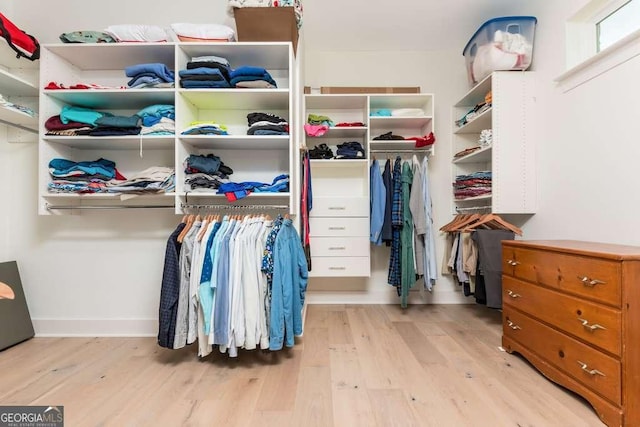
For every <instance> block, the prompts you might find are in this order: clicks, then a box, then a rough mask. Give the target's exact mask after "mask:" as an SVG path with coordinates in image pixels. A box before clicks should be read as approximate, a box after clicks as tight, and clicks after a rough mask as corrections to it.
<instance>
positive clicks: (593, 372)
mask: <svg viewBox="0 0 640 427" xmlns="http://www.w3.org/2000/svg"><path fill="white" fill-rule="evenodd" d="M577 362H578V365H580V369H582V370H583V371H585V372H586V373H587V374H589V375H601V376H603V377H606V375H605V374H603V373H602V372H600V371H598V370H597V369H589V366H587V364H586V363H584V362H581V361H579V360H578V361H577Z"/></svg>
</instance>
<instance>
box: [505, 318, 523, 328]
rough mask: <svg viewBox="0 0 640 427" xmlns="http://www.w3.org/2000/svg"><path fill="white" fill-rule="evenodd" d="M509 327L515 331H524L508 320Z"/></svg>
mask: <svg viewBox="0 0 640 427" xmlns="http://www.w3.org/2000/svg"><path fill="white" fill-rule="evenodd" d="M507 326H508V327H510V328H511V329H513V330H517V329H522V328H521V327H520V326H518V325H516V324H515V323H513V322H512V321H511V320H507Z"/></svg>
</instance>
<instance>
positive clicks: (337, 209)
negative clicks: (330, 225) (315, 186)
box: [329, 206, 347, 211]
mask: <svg viewBox="0 0 640 427" xmlns="http://www.w3.org/2000/svg"><path fill="white" fill-rule="evenodd" d="M345 209H347V208H346V207H345V206H329V210H330V211H343V210H345Z"/></svg>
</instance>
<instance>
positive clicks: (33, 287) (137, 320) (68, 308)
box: [0, 0, 640, 334]
mask: <svg viewBox="0 0 640 427" xmlns="http://www.w3.org/2000/svg"><path fill="white" fill-rule="evenodd" d="M312 1H313V0H312ZM415 1H416V2H418V0H415ZM583 2H584V1H583V0H573V1H571V2H534V1H529V2H527V1H519V2H511V1H508V2H507V1H505V2H501V3H500V6H501V8H500V9H496V6H495V4H496V3H495V2H492V1H489V0H487V1H486V2H485V3H484V6H485V7H483V3H482V2H478V1H469V2H468V5H469V6H470V8H469V11H470V12H469V13H472V14H473V16H477V18H475V19H459V18H458V17H444V16H442V17H441V16H437V17H435V19H436V20H438V21H447V22H454V21H455V22H456V23H457V24H458V25H456V26H455V28H456V29H458V28H460V29H459V30H458V31H460V32H461V34H464V36H463V35H461V34H458V33H455V34H452V36H451V37H444V38H442V32H438V34H436V35H432V37H435V38H439V40H442V41H441V43H440V44H441V45H442V49H438V50H433V47H432V46H431V50H421V49H419V48H412V50H404V49H406V46H405V45H399V46H398V49H386V50H383V51H380V50H378V48H377V46H378V44H376V42H375V41H374V40H369V39H368V40H366V41H365V40H362V39H358V40H360V43H361V44H362V46H363V47H362V49H357V48H355V47H354V46H353V44H351V46H349V47H348V49H344V48H342V47H341V46H339V45H338V44H337V42H336V41H335V40H332V39H328V43H326V44H324V45H323V44H322V43H321V41H322V35H318V34H309V33H308V32H307V35H306V36H307V39H308V40H311V41H312V43H307V46H306V47H307V48H306V63H305V69H306V75H307V82H306V83H307V84H308V85H312V86H320V85H359V86H362V85H375V86H380V85H394V86H416V85H417V86H421V87H422V89H423V90H424V91H426V92H433V93H435V95H436V135H437V138H438V141H437V143H436V156H435V157H434V158H433V159H432V162H431V165H432V183H433V184H432V190H433V192H434V200H433V201H434V206H435V212H434V214H435V221H436V224H435V225H436V227H440V226H441V225H442V224H444V223H446V222H448V221H449V220H450V218H451V214H450V179H451V172H450V160H449V156H450V153H451V148H450V144H451V138H450V135H449V133H450V130H451V110H450V106H451V104H452V103H453V102H454V101H455V99H457V98H458V97H459V96H460V95H462V94H463V93H464V92H466V90H467V89H468V87H467V83H466V77H465V72H464V63H463V58H462V56H461V55H460V52H461V51H462V47H463V46H460V45H459V44H460V43H459V40H461V39H462V40H464V38H465V37H469V36H470V34H471V33H472V32H473V31H474V30H475V29H476V27H477V26H478V25H479V24H480V23H482V22H483V21H484V20H486V19H487V18H489V17H491V16H496V15H507V14H531V15H536V16H538V18H539V24H538V30H537V35H536V39H537V40H536V51H535V54H534V67H535V69H536V70H537V71H538V73H539V75H540V76H541V84H540V93H539V97H538V102H539V104H540V105H542V106H544V107H545V109H544V112H543V116H542V125H541V126H542V129H543V131H544V132H543V135H544V137H542V138H541V140H540V141H539V147H538V160H539V161H538V164H539V179H540V183H539V192H540V194H539V195H540V197H539V201H540V203H539V205H540V208H539V213H538V214H537V215H535V216H533V218H532V219H531V220H529V221H528V222H527V223H526V224H524V226H523V229H524V231H525V238H577V239H592V240H602V241H608V242H623V243H637V238H636V237H635V233H633V232H631V230H633V226H634V221H633V220H634V213H633V212H634V211H635V210H637V209H638V207H639V206H638V205H639V204H640V202H639V201H638V197H637V196H635V194H634V191H633V187H629V188H630V190H629V191H625V190H624V189H622V188H623V187H622V185H625V184H627V185H629V184H631V183H633V178H634V171H635V168H636V163H637V161H636V160H635V159H637V158H638V156H637V155H638V154H639V152H638V150H639V148H638V144H637V142H635V143H634V140H633V137H636V136H637V135H638V120H634V118H633V112H635V111H637V105H636V104H635V103H634V100H633V99H632V94H634V93H635V94H637V93H639V91H638V89H639V88H638V85H639V83H638V80H637V75H633V70H634V69H638V65H639V64H638V60H634V62H631V63H628V64H625V65H623V66H621V67H619V68H618V69H616V70H614V71H613V72H611V73H609V74H607V75H604V76H601V77H599V78H598V79H596V80H594V81H592V82H590V83H588V84H586V85H583V86H581V87H579V88H577V89H575V90H574V91H572V92H569V93H567V94H563V93H561V92H560V91H559V90H558V89H556V87H555V84H554V83H553V82H552V79H553V78H554V77H555V76H557V75H558V74H560V73H561V72H562V71H563V64H564V44H563V40H564V24H563V22H564V19H565V17H567V16H569V15H571V14H572V13H573V11H574V10H575V9H576V8H577V7H578V6H580V5H581V4H582V3H583ZM10 3H11V4H10V5H9V6H8V7H9V9H7V8H5V10H8V11H11V17H12V19H13V20H14V22H16V23H17V24H18V25H20V26H22V27H23V28H24V29H25V30H26V31H28V32H29V31H31V32H32V33H33V34H35V35H37V36H38V38H39V39H40V41H41V42H57V37H58V35H59V34H60V33H61V32H64V31H70V30H74V29H100V28H103V27H105V26H107V25H109V24H114V23H123V22H130V23H149V24H158V25H161V26H165V27H166V26H167V25H168V24H169V23H171V22H177V21H190V22H216V21H217V22H219V21H221V20H225V19H226V17H225V15H224V2H213V3H214V4H213V5H212V2H204V1H197V2H192V4H190V5H189V6H190V9H187V8H185V7H184V5H183V4H178V3H175V2H173V3H168V4H165V5H163V7H162V8H147V7H146V6H147V5H149V4H151V3H150V2H125V1H122V0H117V1H113V2H110V3H109V7H105V8H103V9H99V10H97V9H96V8H97V6H98V5H97V3H91V8H92V9H91V10H87V9H88V8H89V6H87V2H84V1H79V0H67V1H64V2H42V1H36V0H22V1H19V2H18V1H15V2H10ZM307 3H309V5H307V8H306V11H307V15H306V16H305V20H306V22H307V24H308V26H307V29H313V28H316V29H320V30H322V31H325V32H326V31H327V30H326V28H327V26H329V27H330V26H331V23H330V22H329V23H327V25H322V23H319V22H314V18H313V15H312V14H311V12H312V11H313V7H314V5H315V3H311V1H309V2H307ZM342 3H344V2H341V4H340V5H339V6H338V5H336V6H335V7H336V8H337V7H346V6H344V5H343V4H342ZM420 3H421V4H422V2H420ZM556 3H559V4H556ZM527 4H529V6H530V7H527ZM322 5H323V7H325V6H326V7H330V5H325V3H322ZM316 6H317V5H316ZM406 7H407V10H411V7H410V5H407V6H406ZM35 8H37V9H38V10H39V13H37V14H34V13H32V11H33V10H34V9H35ZM94 9H95V10H94ZM85 10H87V11H86V13H85V14H84V15H83V17H82V19H81V20H79V19H78V18H77V16H78V13H79V12H80V11H85ZM123 10H127V13H126V15H123V13H122V11H123ZM193 10H198V13H193V12H192V11H193ZM203 10H204V11H205V13H202V12H201V11H203ZM367 13H368V15H369V16H370V17H371V14H377V15H376V19H377V20H379V21H384V19H385V9H384V7H380V8H379V9H374V8H371V9H368V10H367ZM489 13H490V15H487V14H489ZM51 16H55V17H56V19H51ZM123 16H126V21H124V20H123ZM423 18H425V19H426V18H427V17H423ZM429 18H430V19H434V17H433V16H431V17H429ZM413 19H418V18H413ZM323 22H324V21H323ZM357 25H360V23H359V22H357V21H356V22H355V23H354V29H353V34H352V37H356V38H357V37H358V32H357ZM393 28H396V27H393ZM393 28H391V29H392V30H393ZM424 28H425V29H424V31H425V32H428V31H429V26H428V25H424ZM438 28H439V27H438ZM320 30H316V31H320ZM383 30H384V28H382V29H381V31H380V34H381V37H384V36H385V31H383ZM394 31H395V30H394ZM341 34H342V33H341ZM367 34H369V35H371V34H372V33H367ZM345 37H346V36H345ZM430 40H431V39H430ZM449 40H454V41H455V44H454V45H453V46H448V45H447V43H448V41H449ZM425 46H426V45H425ZM383 64H384V67H383ZM389 69H391V70H392V71H391V72H390V71H388V70H389ZM636 74H637V73H636ZM621 82H624V83H623V84H621ZM636 139H637V138H636ZM0 156H1V157H0V195H2V200H3V209H1V211H2V213H0V261H4V260H11V259H17V260H18V262H19V265H20V269H21V273H22V276H23V282H24V285H25V288H26V293H27V298H28V301H29V305H30V309H31V313H32V316H33V317H34V319H35V320H36V329H37V331H38V332H39V333H48V332H51V333H56V332H67V333H68V332H76V333H89V334H99V333H114V334H136V333H143V332H147V333H151V334H153V333H154V332H155V319H156V318H157V306H158V296H159V285H160V279H161V274H162V261H163V257H164V247H165V244H166V238H167V236H168V234H169V233H170V232H171V230H172V229H173V227H174V226H175V224H176V217H175V216H174V215H173V214H171V213H167V212H158V211H152V212H146V211H143V212H136V213H132V212H130V211H123V212H112V211H109V212H98V213H96V212H93V213H83V215H82V216H78V217H60V218H53V217H39V216H37V214H36V211H37V209H36V192H37V191H36V188H37V186H36V180H37V170H36V168H37V148H36V146H35V144H19V145H15V144H11V145H10V144H8V143H7V142H6V140H5V139H4V138H2V136H1V134H0ZM621 189H622V190H621ZM437 249H438V252H439V253H440V254H441V253H442V241H441V240H439V241H438V248H437ZM387 251H388V250H387V249H386V248H375V249H374V253H373V257H372V266H373V276H372V278H371V279H370V280H361V281H357V280H356V281H352V280H346V281H344V280H335V281H326V280H324V281H323V280H316V281H314V282H312V283H311V290H312V291H313V290H319V289H331V288H333V289H340V290H341V291H340V292H328V293H327V292H324V293H316V294H315V295H312V296H311V297H310V300H312V301H313V300H314V299H316V300H325V301H330V300H335V298H336V297H340V298H343V300H346V299H349V300H350V301H354V302H355V301H371V302H384V301H389V302H397V297H395V296H394V295H393V290H392V289H390V288H389V287H388V285H386V271H387V265H386V263H387V256H388V254H387ZM345 288H347V289H354V290H357V291H358V292H355V293H345V292H344V291H343V289H345ZM312 294H313V292H312ZM414 300H416V301H418V300H420V298H415V299H414ZM429 300H430V301H433V302H468V301H469V300H468V299H466V300H465V299H464V298H463V297H461V296H460V293H459V292H458V289H457V288H456V286H455V285H454V284H453V283H452V282H450V281H448V280H440V281H439V282H438V284H437V285H436V287H435V290H434V293H433V295H432V297H431V298H430V299H429ZM74 319H85V320H83V321H82V322H74ZM69 321H71V322H69Z"/></svg>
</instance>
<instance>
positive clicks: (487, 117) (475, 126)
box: [453, 108, 493, 134]
mask: <svg viewBox="0 0 640 427" xmlns="http://www.w3.org/2000/svg"><path fill="white" fill-rule="evenodd" d="M492 110H493V108H489V109H487V110H485V111H483V112H482V113H480V115H478V116H476V117H475V118H474V119H473V120H471V121H470V122H468V123H467V124H465V125H464V126H461V127H459V128H458V129H456V130H455V131H454V132H453V133H456V134H464V133H480V131H482V130H484V129H491V117H492Z"/></svg>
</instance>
